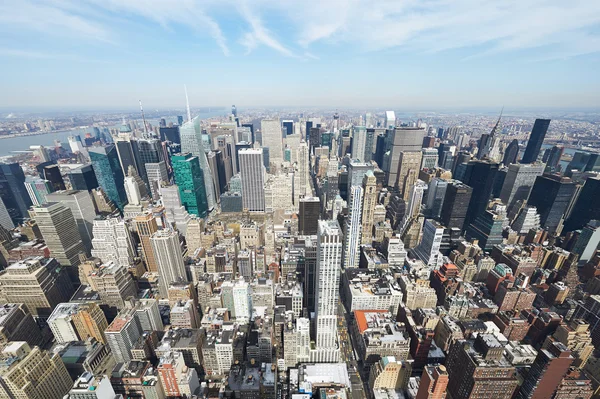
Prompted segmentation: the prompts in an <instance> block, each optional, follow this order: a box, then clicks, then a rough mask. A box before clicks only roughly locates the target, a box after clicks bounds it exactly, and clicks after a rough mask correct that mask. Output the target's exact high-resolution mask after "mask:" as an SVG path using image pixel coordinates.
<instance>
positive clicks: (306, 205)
mask: <svg viewBox="0 0 600 399" xmlns="http://www.w3.org/2000/svg"><path fill="white" fill-rule="evenodd" d="M275 189H278V188H277V187H275ZM299 205H300V206H299V212H298V234H300V235H307V236H313V235H316V234H317V231H318V229H319V216H320V214H321V201H320V200H319V198H318V197H305V198H301V199H300V204H299Z"/></svg>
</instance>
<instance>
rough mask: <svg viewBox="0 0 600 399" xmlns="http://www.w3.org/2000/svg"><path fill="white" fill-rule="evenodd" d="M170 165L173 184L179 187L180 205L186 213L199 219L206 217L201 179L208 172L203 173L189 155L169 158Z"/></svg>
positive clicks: (203, 187) (206, 208) (205, 199)
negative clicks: (173, 177) (171, 165)
mask: <svg viewBox="0 0 600 399" xmlns="http://www.w3.org/2000/svg"><path fill="white" fill-rule="evenodd" d="M171 163H172V164H173V173H174V175H175V183H177V186H178V187H179V195H180V197H181V204H182V205H183V206H185V209H186V210H187V211H188V213H190V214H192V215H196V216H198V217H201V218H204V217H206V215H207V214H208V210H209V209H208V203H207V196H206V191H205V187H206V186H205V184H204V181H203V178H204V177H206V175H207V174H210V170H209V169H207V170H205V171H204V172H206V173H203V171H202V170H201V169H200V163H199V161H198V158H197V157H195V156H192V154H189V153H188V154H177V155H173V156H171ZM211 182H212V178H211ZM211 184H212V183H211Z"/></svg>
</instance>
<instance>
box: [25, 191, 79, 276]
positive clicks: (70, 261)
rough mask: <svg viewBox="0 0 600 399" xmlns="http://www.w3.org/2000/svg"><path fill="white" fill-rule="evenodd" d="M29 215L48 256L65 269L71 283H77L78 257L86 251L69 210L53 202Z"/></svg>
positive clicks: (32, 209) (39, 207)
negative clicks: (39, 234)
mask: <svg viewBox="0 0 600 399" xmlns="http://www.w3.org/2000/svg"><path fill="white" fill-rule="evenodd" d="M30 213H31V217H32V218H34V219H35V220H36V223H37V226H38V227H39V229H40V232H41V233H42V237H44V241H45V242H46V245H47V246H48V249H49V250H50V254H51V255H52V256H53V257H54V258H56V260H57V261H58V262H59V263H60V264H61V265H63V266H66V267H67V269H68V270H69V271H70V272H69V277H70V278H71V279H72V281H73V282H76V281H79V278H78V277H77V266H78V265H79V263H81V260H80V259H79V255H80V254H85V253H86V250H85V247H84V246H83V241H82V240H81V235H80V234H79V229H78V228H77V223H76V222H75V218H74V217H73V212H71V209H69V208H67V206H65V205H64V204H62V203H60V202H53V203H49V204H46V205H45V206H38V207H35V206H34V207H32V208H31V211H30Z"/></svg>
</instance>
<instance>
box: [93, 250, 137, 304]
mask: <svg viewBox="0 0 600 399" xmlns="http://www.w3.org/2000/svg"><path fill="white" fill-rule="evenodd" d="M91 262H94V261H93V260H92V261H91ZM87 281H88V284H89V285H90V288H91V289H92V290H94V291H96V292H97V293H98V296H99V297H100V303H101V304H102V305H105V306H106V308H108V310H109V311H110V312H111V313H112V314H113V315H115V314H116V313H117V311H118V310H121V309H123V308H125V301H126V300H127V299H128V298H129V297H135V296H136V293H137V287H136V284H135V281H133V278H132V277H131V274H130V273H129V272H128V268H127V267H125V266H122V265H119V264H117V263H115V262H106V263H101V262H99V261H97V263H95V264H94V267H92V269H91V270H90V271H89V273H88V275H87Z"/></svg>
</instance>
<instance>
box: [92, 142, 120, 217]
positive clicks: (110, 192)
mask: <svg viewBox="0 0 600 399" xmlns="http://www.w3.org/2000/svg"><path fill="white" fill-rule="evenodd" d="M88 152H89V154H90V159H91V161H92V166H93V168H94V173H95V174H96V179H97V180H98V184H99V185H100V187H102V190H103V191H104V192H105V193H106V195H107V196H108V198H109V199H110V200H111V201H112V202H114V204H115V205H116V206H117V207H118V208H119V209H123V207H124V206H125V204H126V203H127V194H126V193H125V176H124V174H123V170H122V169H121V164H120V162H119V157H118V155H117V150H116V148H115V145H114V144H109V145H107V146H105V147H90V148H88Z"/></svg>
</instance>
